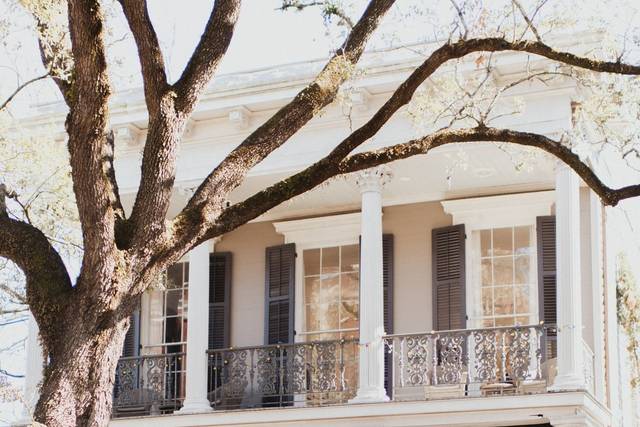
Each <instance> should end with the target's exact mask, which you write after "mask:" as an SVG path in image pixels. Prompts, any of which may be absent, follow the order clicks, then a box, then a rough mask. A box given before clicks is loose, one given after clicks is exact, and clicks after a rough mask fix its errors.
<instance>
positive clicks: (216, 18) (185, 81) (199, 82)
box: [174, 0, 240, 115]
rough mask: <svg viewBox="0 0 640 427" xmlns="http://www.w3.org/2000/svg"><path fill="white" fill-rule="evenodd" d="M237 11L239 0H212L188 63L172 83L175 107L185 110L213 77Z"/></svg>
mask: <svg viewBox="0 0 640 427" xmlns="http://www.w3.org/2000/svg"><path fill="white" fill-rule="evenodd" d="M239 15H240V0H216V2H215V5H214V6H213V10H212V11H211V15H210V16H209V21H208V22H207V25H206V27H205V29H204V33H203V34H202V37H201V38H200V42H199V43H198V46H197V47H196V49H195V51H194V53H193V55H192V56H191V59H190V60H189V63H188V64H187V66H186V67H185V69H184V71H183V72H182V75H181V76H180V79H178V81H177V82H176V84H175V85H174V87H175V90H176V93H177V96H178V100H177V101H176V110H177V111H179V112H180V114H183V115H184V114H189V113H190V112H191V111H192V110H193V108H194V106H195V104H196V101H197V100H198V97H199V96H200V94H201V93H202V91H203V90H204V88H205V87H206V85H207V84H208V83H209V81H210V80H211V79H212V78H213V75H214V74H215V72H216V70H217V69H218V66H219V65H220V61H221V60H222V58H223V57H224V54H225V53H226V52H227V48H228V47H229V43H231V37H232V36H233V30H234V28H235V25H236V22H237V21H238V16H239Z"/></svg>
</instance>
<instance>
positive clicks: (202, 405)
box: [176, 399, 213, 414]
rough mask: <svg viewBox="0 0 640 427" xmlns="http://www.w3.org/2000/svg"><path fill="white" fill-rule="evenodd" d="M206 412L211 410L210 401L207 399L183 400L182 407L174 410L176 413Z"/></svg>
mask: <svg viewBox="0 0 640 427" xmlns="http://www.w3.org/2000/svg"><path fill="white" fill-rule="evenodd" d="M207 412H213V409H212V408H211V403H209V401H208V400H207V399H204V400H185V401H184V403H183V404H182V408H180V409H179V410H178V411H176V414H204V413H207Z"/></svg>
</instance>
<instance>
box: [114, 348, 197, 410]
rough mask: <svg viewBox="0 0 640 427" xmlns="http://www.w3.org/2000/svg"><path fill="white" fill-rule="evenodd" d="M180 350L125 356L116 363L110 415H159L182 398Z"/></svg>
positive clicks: (182, 384) (183, 357)
mask: <svg viewBox="0 0 640 427" xmlns="http://www.w3.org/2000/svg"><path fill="white" fill-rule="evenodd" d="M184 359H185V354H184V353H173V354H160V355H150V356H138V357H125V358H121V359H120V360H119V361H118V365H117V366H116V381H115V386H114V390H113V396H114V398H113V416H114V417H124V416H134V415H159V414H162V413H170V412H173V411H175V410H177V409H179V408H180V406H181V405H182V400H183V399H184V384H185V383H184V380H185V372H184Z"/></svg>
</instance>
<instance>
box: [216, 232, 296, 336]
mask: <svg viewBox="0 0 640 427" xmlns="http://www.w3.org/2000/svg"><path fill="white" fill-rule="evenodd" d="M283 242H284V239H283V237H282V236H281V235H280V234H277V233H276V231H275V229H274V228H273V225H272V224H271V223H268V222H261V223H254V224H247V225H244V226H242V227H240V228H238V229H236V230H234V231H232V232H231V233H229V234H226V235H225V236H224V237H223V238H222V240H221V241H220V242H218V244H217V245H216V248H215V250H216V252H227V251H228V252H231V253H232V254H233V260H232V263H233V265H232V271H231V274H232V276H231V278H232V279H231V280H232V282H231V345H232V346H235V347H240V346H246V345H260V344H263V343H264V267H265V259H264V256H265V248H266V247H268V246H274V245H280V244H282V243H283Z"/></svg>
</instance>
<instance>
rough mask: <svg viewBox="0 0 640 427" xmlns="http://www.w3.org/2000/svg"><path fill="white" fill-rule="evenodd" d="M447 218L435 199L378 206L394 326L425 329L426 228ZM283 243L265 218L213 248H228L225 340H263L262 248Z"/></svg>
mask: <svg viewBox="0 0 640 427" xmlns="http://www.w3.org/2000/svg"><path fill="white" fill-rule="evenodd" d="M450 224H451V219H450V217H449V216H448V215H446V214H445V213H444V211H443V210H442V205H441V204H440V203H439V202H430V203H417V204H411V205H402V206H392V207H387V208H384V216H383V227H384V232H385V233H392V234H393V235H394V240H395V242H394V249H395V265H394V268H395V293H394V332H395V333H404V332H417V331H427V330H430V329H431V324H432V321H431V229H432V228H434V227H442V226H446V225H450ZM282 243H283V237H282V236H281V235H279V234H277V233H276V231H275V229H274V227H273V224H272V223H271V222H262V223H254V224H248V225H245V226H242V227H240V228H238V229H237V230H235V231H233V232H231V233H229V234H228V235H225V236H224V238H223V239H222V240H221V241H220V242H219V243H218V244H217V245H216V248H215V250H216V251H217V252H226V251H228V252H232V253H233V267H232V291H231V345H233V346H246V345H259V344H263V341H264V274H265V273H264V268H265V259H264V256H265V248H266V247H268V246H272V245H279V244H282Z"/></svg>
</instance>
